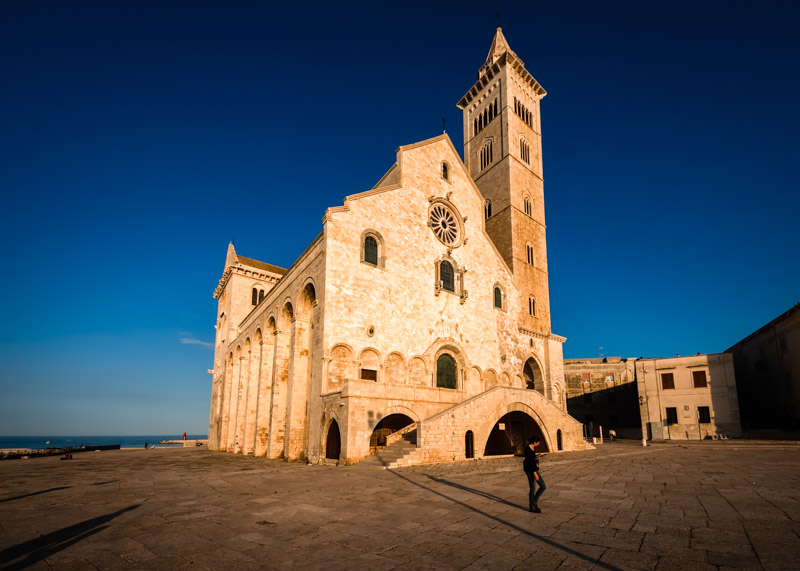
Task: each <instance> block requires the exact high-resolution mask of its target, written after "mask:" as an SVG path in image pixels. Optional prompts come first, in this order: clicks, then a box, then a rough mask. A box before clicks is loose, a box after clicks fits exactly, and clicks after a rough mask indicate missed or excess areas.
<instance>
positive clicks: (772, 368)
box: [726, 303, 800, 430]
mask: <svg viewBox="0 0 800 571" xmlns="http://www.w3.org/2000/svg"><path fill="white" fill-rule="evenodd" d="M726 352H727V353H730V354H731V355H732V356H733V365H734V369H735V370H736V384H737V387H738V390H739V402H740V403H741V407H742V409H741V410H742V414H741V416H742V425H743V427H744V428H745V429H770V428H782V429H785V430H797V429H800V303H796V304H795V305H794V306H793V307H792V308H791V309H789V310H788V311H786V312H785V313H783V314H781V315H779V316H778V317H776V318H775V319H773V320H772V321H770V322H769V323H767V324H766V325H764V326H763V327H762V328H760V329H759V330H758V331H755V332H753V333H751V334H750V335H748V336H747V337H745V338H744V339H742V340H741V341H739V342H738V343H737V344H736V345H734V346H733V347H731V348H730V349H728V350H727V351H726Z"/></svg>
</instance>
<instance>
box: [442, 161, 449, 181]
mask: <svg viewBox="0 0 800 571" xmlns="http://www.w3.org/2000/svg"><path fill="white" fill-rule="evenodd" d="M442 178H443V179H444V180H450V165H448V164H447V163H442Z"/></svg>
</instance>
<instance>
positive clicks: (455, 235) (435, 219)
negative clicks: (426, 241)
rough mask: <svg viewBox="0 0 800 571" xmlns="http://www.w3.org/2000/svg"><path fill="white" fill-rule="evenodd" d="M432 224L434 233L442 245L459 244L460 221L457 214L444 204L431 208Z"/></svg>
mask: <svg viewBox="0 0 800 571" xmlns="http://www.w3.org/2000/svg"><path fill="white" fill-rule="evenodd" d="M430 224H431V229H432V230H433V233H434V234H436V237H437V238H439V240H441V241H442V243H444V244H447V245H448V246H453V245H454V244H456V243H457V242H458V239H459V226H458V219H457V218H456V215H455V213H454V212H453V211H452V210H450V209H449V208H448V207H447V206H445V205H444V204H436V205H434V207H433V208H431V214H430Z"/></svg>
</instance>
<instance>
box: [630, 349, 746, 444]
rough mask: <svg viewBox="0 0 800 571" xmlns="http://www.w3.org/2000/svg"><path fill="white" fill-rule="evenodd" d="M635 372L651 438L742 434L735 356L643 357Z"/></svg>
mask: <svg viewBox="0 0 800 571" xmlns="http://www.w3.org/2000/svg"><path fill="white" fill-rule="evenodd" d="M635 370H636V383H637V387H638V392H639V410H640V413H641V423H642V426H643V427H644V428H645V430H646V432H647V438H648V439H656V440H659V439H665V440H702V439H706V438H726V437H731V438H737V437H740V436H741V434H742V429H741V423H740V421H739V402H738V399H737V396H736V378H735V376H734V371H733V359H732V358H731V356H730V355H729V354H727V353H717V354H710V355H695V356H692V357H672V358H668V359H640V360H638V361H636V363H635Z"/></svg>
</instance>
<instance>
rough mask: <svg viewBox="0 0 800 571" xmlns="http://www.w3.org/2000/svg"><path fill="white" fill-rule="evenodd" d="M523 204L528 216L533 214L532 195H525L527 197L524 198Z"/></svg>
mask: <svg viewBox="0 0 800 571" xmlns="http://www.w3.org/2000/svg"><path fill="white" fill-rule="evenodd" d="M522 205H523V206H522V207H523V209H524V210H525V214H527V215H528V216H533V203H532V202H531V197H530V196H527V195H526V196H525V198H524V199H523V200H522Z"/></svg>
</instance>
